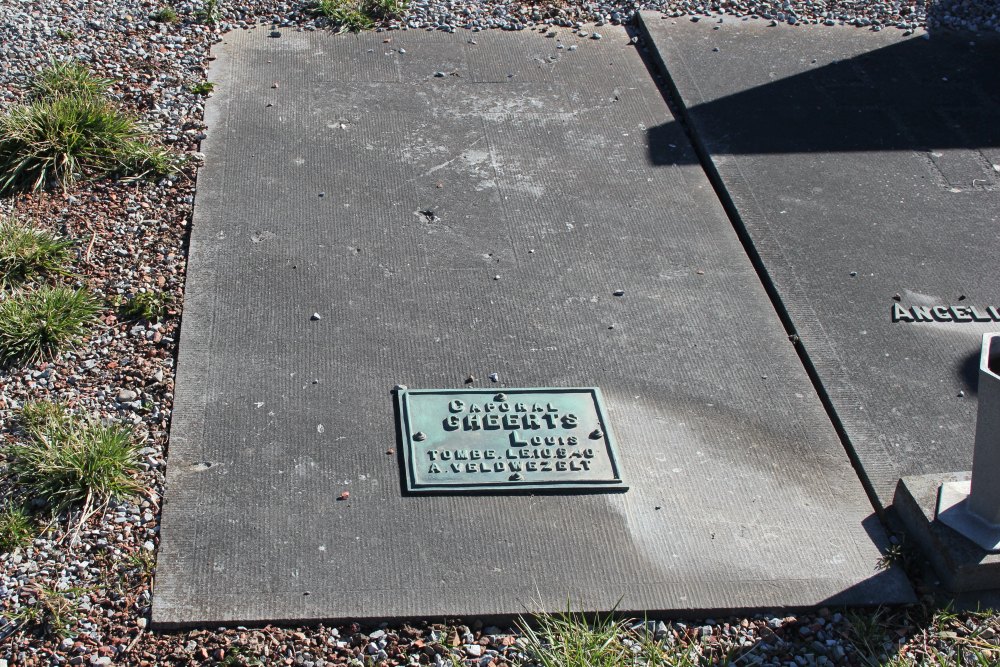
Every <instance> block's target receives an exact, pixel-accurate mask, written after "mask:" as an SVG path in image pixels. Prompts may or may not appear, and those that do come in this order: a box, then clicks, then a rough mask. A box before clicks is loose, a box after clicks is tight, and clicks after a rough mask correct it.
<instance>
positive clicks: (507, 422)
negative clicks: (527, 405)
mask: <svg viewBox="0 0 1000 667" xmlns="http://www.w3.org/2000/svg"><path fill="white" fill-rule="evenodd" d="M503 427H504V428H521V417H520V415H516V414H513V413H511V414H506V415H504V416H503Z"/></svg>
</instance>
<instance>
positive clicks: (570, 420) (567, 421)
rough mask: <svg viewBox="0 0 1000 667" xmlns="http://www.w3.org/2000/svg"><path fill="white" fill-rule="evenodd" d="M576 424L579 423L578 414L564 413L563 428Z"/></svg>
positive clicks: (572, 426) (573, 426) (574, 426)
mask: <svg viewBox="0 0 1000 667" xmlns="http://www.w3.org/2000/svg"><path fill="white" fill-rule="evenodd" d="M576 424H577V419H576V415H573V414H569V415H563V418H562V425H563V428H576Z"/></svg>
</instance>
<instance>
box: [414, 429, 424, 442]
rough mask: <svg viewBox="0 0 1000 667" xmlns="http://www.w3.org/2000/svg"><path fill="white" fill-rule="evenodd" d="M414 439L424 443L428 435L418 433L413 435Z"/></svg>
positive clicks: (421, 432)
mask: <svg viewBox="0 0 1000 667" xmlns="http://www.w3.org/2000/svg"><path fill="white" fill-rule="evenodd" d="M413 439H414V440H416V441H417V442H423V441H424V440H426V439H427V434H426V433H424V432H423V431H417V432H416V433H414V434H413Z"/></svg>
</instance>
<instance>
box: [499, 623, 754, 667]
mask: <svg viewBox="0 0 1000 667" xmlns="http://www.w3.org/2000/svg"><path fill="white" fill-rule="evenodd" d="M532 620H533V622H528V621H526V620H525V619H523V618H522V619H521V620H520V621H519V622H518V627H519V629H520V630H521V633H522V636H523V637H524V639H525V647H524V652H525V653H526V654H527V656H528V660H527V661H526V662H525V664H526V665H531V666H532V667H697V666H699V665H702V664H727V662H729V661H730V660H736V659H737V658H736V657H735V655H727V656H724V658H726V659H721V661H720V662H714V661H713V659H712V657H711V656H708V655H707V653H708V651H705V650H704V649H703V646H702V645H701V643H699V642H691V643H687V644H686V645H674V646H669V645H667V644H666V643H664V642H662V641H659V640H657V639H656V638H655V637H654V636H653V634H652V633H651V632H649V631H648V630H646V629H642V630H634V629H632V628H631V627H630V623H629V622H628V621H625V620H615V619H614V618H613V617H612V616H611V615H608V616H600V615H598V616H596V617H594V619H593V620H592V621H588V619H587V618H586V617H585V616H584V615H583V614H575V613H572V612H570V611H566V612H563V613H559V614H541V615H539V616H536V617H534V618H533V619H532ZM641 627H643V628H646V627H648V626H647V625H646V624H642V626H641ZM716 657H717V658H719V656H716Z"/></svg>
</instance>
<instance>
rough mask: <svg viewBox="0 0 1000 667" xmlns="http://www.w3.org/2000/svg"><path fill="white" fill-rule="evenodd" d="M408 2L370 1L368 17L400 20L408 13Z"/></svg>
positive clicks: (400, 0)
mask: <svg viewBox="0 0 1000 667" xmlns="http://www.w3.org/2000/svg"><path fill="white" fill-rule="evenodd" d="M406 6H407V3H406V0H368V15H369V16H371V17H372V18H375V19H380V20H388V19H398V18H401V17H402V16H403V14H405V13H406Z"/></svg>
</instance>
